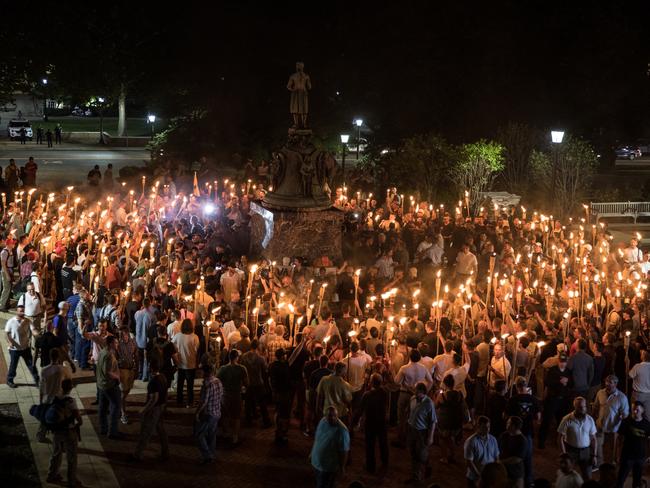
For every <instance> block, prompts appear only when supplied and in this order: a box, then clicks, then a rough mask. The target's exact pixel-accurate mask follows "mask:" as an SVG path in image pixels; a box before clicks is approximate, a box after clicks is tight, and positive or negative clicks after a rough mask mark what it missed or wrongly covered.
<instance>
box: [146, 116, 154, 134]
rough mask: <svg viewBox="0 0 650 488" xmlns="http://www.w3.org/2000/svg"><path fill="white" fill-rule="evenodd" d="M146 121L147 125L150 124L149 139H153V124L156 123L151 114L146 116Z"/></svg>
mask: <svg viewBox="0 0 650 488" xmlns="http://www.w3.org/2000/svg"><path fill="white" fill-rule="evenodd" d="M147 119H148V120H149V123H150V124H151V138H152V139H153V134H154V124H155V123H156V116H155V115H153V114H149V115H148V116H147Z"/></svg>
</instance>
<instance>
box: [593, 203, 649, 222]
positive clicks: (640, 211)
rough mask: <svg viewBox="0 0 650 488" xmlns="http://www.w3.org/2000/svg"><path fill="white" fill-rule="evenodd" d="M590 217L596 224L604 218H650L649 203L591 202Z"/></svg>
mask: <svg viewBox="0 0 650 488" xmlns="http://www.w3.org/2000/svg"><path fill="white" fill-rule="evenodd" d="M590 207H591V215H594V216H596V222H598V220H600V219H601V218H604V217H631V218H632V219H634V223H635V224H636V219H637V218H638V217H650V202H598V203H594V202H591V205H590Z"/></svg>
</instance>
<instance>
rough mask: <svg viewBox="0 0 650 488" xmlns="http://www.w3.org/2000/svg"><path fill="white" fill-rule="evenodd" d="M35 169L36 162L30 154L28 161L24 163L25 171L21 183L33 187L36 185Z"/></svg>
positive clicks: (36, 167) (36, 166)
mask: <svg viewBox="0 0 650 488" xmlns="http://www.w3.org/2000/svg"><path fill="white" fill-rule="evenodd" d="M36 171H38V164H36V162H35V161H34V157H33V156H30V157H29V161H27V163H26V164H25V171H24V177H23V185H24V186H29V187H34V186H36Z"/></svg>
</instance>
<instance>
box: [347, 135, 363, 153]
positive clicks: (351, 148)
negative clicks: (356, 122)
mask: <svg viewBox="0 0 650 488" xmlns="http://www.w3.org/2000/svg"><path fill="white" fill-rule="evenodd" d="M346 146H347V150H348V153H356V152H357V140H356V139H355V140H354V141H353V140H350V141H348V143H347V144H346ZM367 147H368V141H367V140H366V139H364V138H363V137H362V138H361V139H359V153H363V152H365V150H366V149H367Z"/></svg>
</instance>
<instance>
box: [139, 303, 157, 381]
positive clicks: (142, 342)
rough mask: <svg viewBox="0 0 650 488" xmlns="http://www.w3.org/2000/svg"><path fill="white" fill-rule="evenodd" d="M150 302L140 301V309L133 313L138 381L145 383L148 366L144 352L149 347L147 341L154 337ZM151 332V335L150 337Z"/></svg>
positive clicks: (147, 376) (147, 375)
mask: <svg viewBox="0 0 650 488" xmlns="http://www.w3.org/2000/svg"><path fill="white" fill-rule="evenodd" d="M150 306H151V300H149V298H145V299H144V300H143V301H142V308H141V309H140V310H138V311H137V312H136V313H135V316H134V319H135V342H136V344H137V345H138V364H139V367H138V369H139V371H138V379H139V380H141V381H147V380H148V378H149V371H148V370H149V365H148V363H147V360H146V356H145V351H146V350H147V346H148V345H149V339H150V338H152V337H155V332H154V331H155V325H156V322H155V320H154V315H153V313H152V311H151V310H150ZM152 332H153V335H152Z"/></svg>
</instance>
